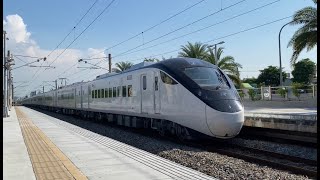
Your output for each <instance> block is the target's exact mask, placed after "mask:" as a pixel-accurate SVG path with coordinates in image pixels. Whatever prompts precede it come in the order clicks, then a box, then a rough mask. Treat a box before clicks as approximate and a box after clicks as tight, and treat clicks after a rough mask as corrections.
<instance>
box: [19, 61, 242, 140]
mask: <svg viewBox="0 0 320 180" xmlns="http://www.w3.org/2000/svg"><path fill="white" fill-rule="evenodd" d="M22 104H23V105H29V106H38V107H42V108H46V109H49V110H55V111H59V112H62V113H65V114H75V115H79V116H82V117H84V118H88V119H90V118H94V119H96V120H101V121H108V122H113V123H116V124H118V125H124V126H128V127H135V128H152V129H156V130H157V131H159V133H160V134H165V133H171V134H175V135H177V136H178V137H179V138H180V139H189V138H191V135H193V133H195V134H197V133H201V134H205V135H208V136H211V137H216V138H223V139H226V138H232V137H235V136H236V135H237V134H238V133H239V132H240V130H241V128H242V126H243V123H244V109H243V105H242V103H241V102H240V97H239V95H238V93H237V91H236V89H235V87H234V85H233V83H232V81H231V80H230V79H229V77H228V76H227V75H226V74H225V73H224V72H223V71H222V70H220V69H219V68H218V67H217V66H215V65H212V64H210V63H208V62H206V61H202V60H199V59H193V58H174V59H169V60H164V61H160V62H157V63H148V62H143V63H140V64H137V65H134V66H133V67H132V68H130V69H129V70H127V71H124V72H122V73H108V74H104V75H101V76H98V77H97V78H96V79H95V80H93V81H89V82H80V83H75V84H72V85H68V86H65V87H63V88H61V89H58V90H52V91H49V92H46V93H42V94H37V95H35V96H33V97H30V98H26V99H24V100H23V101H22Z"/></svg>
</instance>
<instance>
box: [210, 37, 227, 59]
mask: <svg viewBox="0 0 320 180" xmlns="http://www.w3.org/2000/svg"><path fill="white" fill-rule="evenodd" d="M223 43H224V41H221V42H219V43H216V44H213V45H210V46H208V47H209V48H210V47H212V46H214V59H215V61H216V64H218V55H217V51H218V50H217V45H218V44H223Z"/></svg>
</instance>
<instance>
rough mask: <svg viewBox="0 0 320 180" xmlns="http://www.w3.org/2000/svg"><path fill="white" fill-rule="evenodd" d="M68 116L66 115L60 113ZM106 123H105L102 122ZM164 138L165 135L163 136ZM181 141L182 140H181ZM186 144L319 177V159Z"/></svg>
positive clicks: (223, 144)
mask: <svg viewBox="0 0 320 180" xmlns="http://www.w3.org/2000/svg"><path fill="white" fill-rule="evenodd" d="M37 110H38V111H41V112H47V113H48V111H44V110H39V109H37ZM49 114H51V115H53V114H54V116H56V115H58V114H56V113H52V112H50V113H49ZM58 116H59V117H61V116H66V115H61V114H59V115H58ZM102 125H105V124H102ZM117 127H118V128H124V129H126V131H132V132H135V133H139V134H143V135H146V136H151V137H154V138H159V136H158V135H157V134H156V133H154V132H150V131H145V132H144V131H142V132H141V131H138V130H136V129H128V128H126V127H120V126H117ZM161 138H163V137H161ZM164 138H165V139H167V140H169V141H174V142H177V141H178V140H177V138H174V137H171V136H165V137H164ZM179 143H181V142H179ZM183 143H184V144H185V145H188V146H191V147H196V148H200V149H204V150H206V151H209V152H216V153H219V154H224V155H227V156H231V157H234V158H238V159H243V160H245V161H249V162H253V163H258V164H261V165H267V166H270V167H273V168H277V169H282V170H285V171H289V172H292V173H294V174H301V175H306V176H308V177H311V178H316V177H317V161H316V160H310V159H305V158H300V157H296V156H290V155H286V154H282V153H276V152H272V151H267V150H262V149H257V148H249V147H245V146H241V145H236V144H232V143H226V141H221V142H220V141H215V142H214V143H212V141H211V142H210V143H209V142H208V141H207V140H206V141H205V142H202V141H201V142H197V143H195V141H191V142H183Z"/></svg>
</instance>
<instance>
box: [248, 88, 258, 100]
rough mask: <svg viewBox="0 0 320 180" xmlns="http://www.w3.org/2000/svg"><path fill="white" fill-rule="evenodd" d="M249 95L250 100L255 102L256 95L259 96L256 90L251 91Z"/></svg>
mask: <svg viewBox="0 0 320 180" xmlns="http://www.w3.org/2000/svg"><path fill="white" fill-rule="evenodd" d="M248 94H249V96H250V99H251V100H252V101H254V100H255V97H256V95H257V93H256V91H255V90H254V89H249V91H248Z"/></svg>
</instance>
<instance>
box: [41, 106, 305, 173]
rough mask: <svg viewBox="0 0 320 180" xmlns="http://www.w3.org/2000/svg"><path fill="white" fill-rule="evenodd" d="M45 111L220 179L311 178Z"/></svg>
mask: <svg viewBox="0 0 320 180" xmlns="http://www.w3.org/2000/svg"><path fill="white" fill-rule="evenodd" d="M45 113H46V114H48V115H50V116H47V117H49V119H51V120H53V121H57V120H56V119H54V118H52V117H51V116H53V117H56V118H59V119H62V120H64V121H66V122H69V123H72V124H75V125H77V126H80V127H82V128H85V129H88V130H90V131H93V132H96V133H99V134H103V135H105V136H107V137H110V138H112V139H115V140H118V141H121V142H124V143H126V144H129V145H132V146H134V147H137V148H140V149H143V150H145V151H148V152H151V153H153V154H157V155H159V156H161V157H163V158H166V159H169V160H172V161H174V162H176V163H179V164H181V165H184V166H187V167H190V168H192V169H195V170H198V171H200V172H203V173H205V174H208V175H210V176H212V177H215V178H218V179H308V178H307V177H306V176H302V175H295V174H291V173H289V172H286V171H282V170H277V169H272V168H270V167H267V166H261V165H258V164H255V163H250V162H246V161H244V160H241V159H237V158H233V157H228V156H225V155H221V154H218V153H212V152H207V151H204V150H201V149H197V148H192V147H188V146H185V145H181V144H178V143H174V142H171V141H167V140H163V139H159V138H153V137H149V136H144V135H141V134H137V133H134V132H130V131H128V129H125V128H119V127H113V126H109V125H102V124H98V123H92V122H88V121H84V120H81V119H79V118H72V117H70V116H64V115H60V114H55V113H51V112H49V113H48V112H45Z"/></svg>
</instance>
